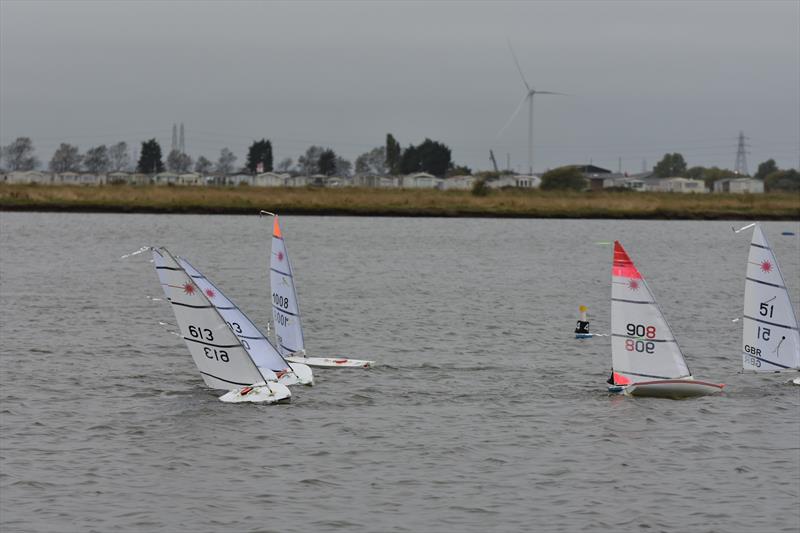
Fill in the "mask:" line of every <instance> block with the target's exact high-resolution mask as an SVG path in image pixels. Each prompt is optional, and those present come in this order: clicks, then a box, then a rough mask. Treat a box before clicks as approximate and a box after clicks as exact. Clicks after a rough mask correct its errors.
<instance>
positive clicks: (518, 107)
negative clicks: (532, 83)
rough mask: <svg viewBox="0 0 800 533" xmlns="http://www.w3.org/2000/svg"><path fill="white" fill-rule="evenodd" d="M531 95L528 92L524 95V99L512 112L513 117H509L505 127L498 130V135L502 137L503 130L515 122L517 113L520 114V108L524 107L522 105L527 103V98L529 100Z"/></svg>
mask: <svg viewBox="0 0 800 533" xmlns="http://www.w3.org/2000/svg"><path fill="white" fill-rule="evenodd" d="M529 97H530V94H526V95H525V96H523V97H522V100H520V102H519V105H518V106H517V108H516V109H515V110H514V112H513V113H512V114H511V118H510V119H508V122H506V125H505V126H503V128H502V129H501V130H500V131H498V132H497V136H498V137H500V135H502V134H503V132H504V131H506V128H508V127H509V126H510V125H511V123H512V122H514V119H515V118H517V115H518V114H519V110H520V109H522V106H523V105H524V104H525V100H527V99H528V98H529Z"/></svg>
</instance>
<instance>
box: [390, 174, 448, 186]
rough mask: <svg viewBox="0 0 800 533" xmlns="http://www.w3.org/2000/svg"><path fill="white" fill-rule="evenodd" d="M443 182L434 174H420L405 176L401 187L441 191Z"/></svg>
mask: <svg viewBox="0 0 800 533" xmlns="http://www.w3.org/2000/svg"><path fill="white" fill-rule="evenodd" d="M443 182H444V180H443V179H441V178H437V177H436V176H434V175H433V174H428V173H427V172H418V173H416V174H409V175H407V176H403V177H402V180H401V182H400V183H401V185H400V186H401V187H403V188H404V189H439V188H441V187H442V184H443Z"/></svg>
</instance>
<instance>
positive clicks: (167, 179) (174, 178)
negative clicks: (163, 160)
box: [153, 172, 178, 185]
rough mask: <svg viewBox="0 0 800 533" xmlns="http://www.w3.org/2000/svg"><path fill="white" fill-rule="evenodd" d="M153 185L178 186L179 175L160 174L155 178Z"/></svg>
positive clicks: (171, 173)
mask: <svg viewBox="0 0 800 533" xmlns="http://www.w3.org/2000/svg"><path fill="white" fill-rule="evenodd" d="M153 184H155V185H177V184H178V174H176V173H175V172H159V173H158V174H156V175H155V176H153Z"/></svg>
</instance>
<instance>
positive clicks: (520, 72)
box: [508, 39, 531, 92]
mask: <svg viewBox="0 0 800 533" xmlns="http://www.w3.org/2000/svg"><path fill="white" fill-rule="evenodd" d="M508 49H509V50H511V57H513V58H514V64H515V65H517V70H518V71H519V75H520V77H521V78H522V83H524V84H525V88H526V89H528V92H531V86H530V85H528V80H526V79H525V74H523V73H522V67H520V66H519V61H518V60H517V54H515V53H514V48H513V47H512V46H511V39H509V40H508Z"/></svg>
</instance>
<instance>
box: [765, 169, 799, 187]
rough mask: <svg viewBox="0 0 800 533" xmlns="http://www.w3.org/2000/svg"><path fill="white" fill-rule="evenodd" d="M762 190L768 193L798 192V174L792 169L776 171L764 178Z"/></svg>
mask: <svg viewBox="0 0 800 533" xmlns="http://www.w3.org/2000/svg"><path fill="white" fill-rule="evenodd" d="M764 189H766V190H767V191H770V192H771V191H791V192H800V172H798V171H796V170H795V169H793V168H790V169H789V170H776V171H775V172H773V173H772V174H769V175H768V176H767V177H766V178H764Z"/></svg>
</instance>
